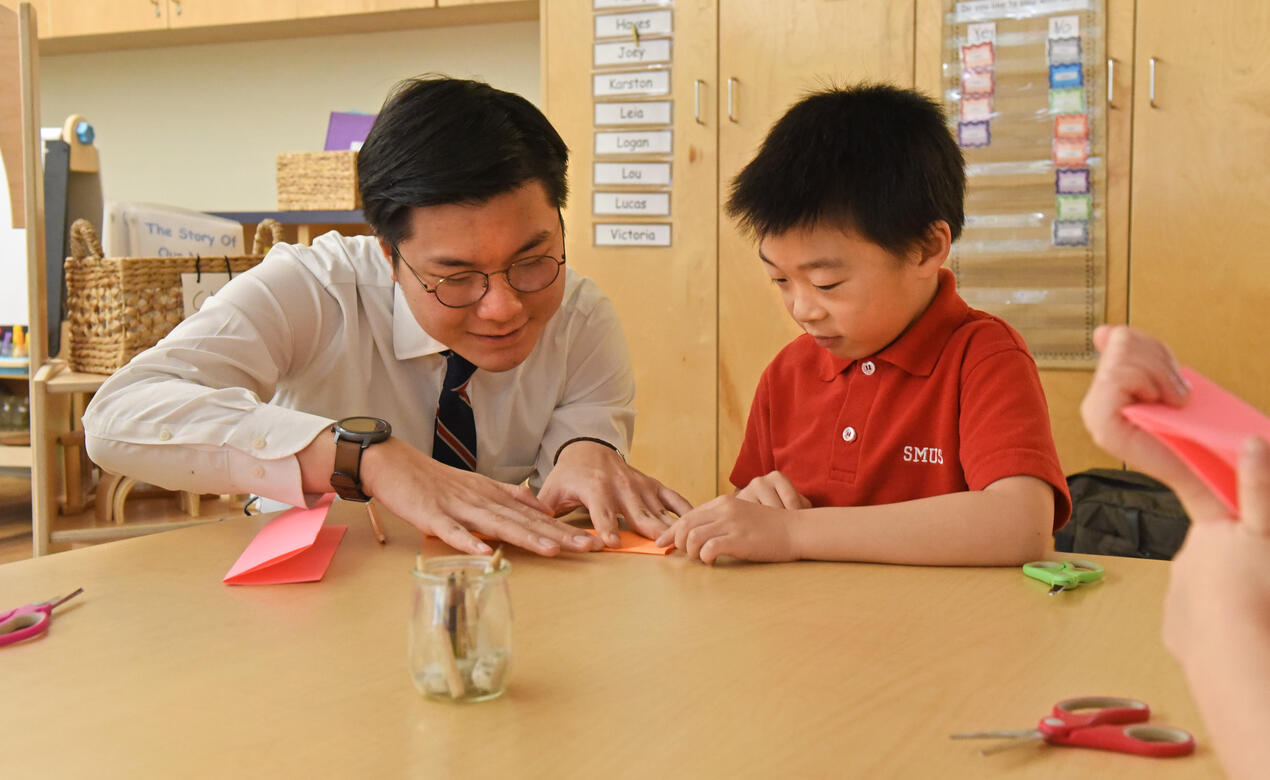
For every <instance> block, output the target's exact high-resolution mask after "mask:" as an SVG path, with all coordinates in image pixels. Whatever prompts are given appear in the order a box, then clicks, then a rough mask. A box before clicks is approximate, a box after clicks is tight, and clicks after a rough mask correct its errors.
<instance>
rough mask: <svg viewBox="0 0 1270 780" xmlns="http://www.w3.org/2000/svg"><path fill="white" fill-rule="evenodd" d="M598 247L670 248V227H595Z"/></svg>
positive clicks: (651, 225) (605, 225)
mask: <svg viewBox="0 0 1270 780" xmlns="http://www.w3.org/2000/svg"><path fill="white" fill-rule="evenodd" d="M595 245H596V246H670V225H653V224H648V225H616V224H613V223H611V222H610V223H605V222H600V223H596V225H595Z"/></svg>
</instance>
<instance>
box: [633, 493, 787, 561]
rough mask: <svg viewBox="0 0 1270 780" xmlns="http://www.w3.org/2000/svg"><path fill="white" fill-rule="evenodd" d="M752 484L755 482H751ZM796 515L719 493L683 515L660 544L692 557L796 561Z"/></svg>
mask: <svg viewBox="0 0 1270 780" xmlns="http://www.w3.org/2000/svg"><path fill="white" fill-rule="evenodd" d="M751 484H752V483H751ZM796 520H797V517H796V515H794V514H793V513H792V512H791V511H789V510H787V509H777V508H774V507H768V506H763V505H761V504H757V503H754V502H751V501H745V500H743V499H740V498H737V497H736V496H719V497H718V498H716V499H714V500H713V501H710V502H709V503H705V504H702V505H701V506H699V507H697V508H696V509H694V510H692V511H691V512H689V513H687V514H685V515H684V516H683V517H680V518H679V519H678V520H677V521H675V523H674V524H673V525H671V526H670V528H668V529H667V530H666V532H665V533H663V534H662V535H661V536H659V537H658V538H657V544H659V545H666V544H670V543H672V542H673V543H674V545H675V547H678V548H679V549H681V550H683V551H684V552H685V553H686V554H687V555H688V557H689V558H698V559H700V560H701V562H702V563H714V562H715V560H717V559H718V557H719V556H720V555H731V556H732V557H734V558H740V559H742V560H747V561H795V560H798V558H799V555H798V551H797V550H796V549H795V542H794V531H795V528H794V524H795V522H796Z"/></svg>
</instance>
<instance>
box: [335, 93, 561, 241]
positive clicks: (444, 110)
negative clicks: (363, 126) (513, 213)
mask: <svg viewBox="0 0 1270 780" xmlns="http://www.w3.org/2000/svg"><path fill="white" fill-rule="evenodd" d="M568 162H569V149H568V147H567V146H565V143H564V141H563V140H562V139H561V138H560V134H559V133H557V132H556V129H555V128H554V127H552V126H551V123H550V122H548V121H547V117H545V116H543V114H542V112H541V111H539V110H538V109H537V108H535V107H534V105H533V104H532V103H530V102H529V101H528V100H526V99H525V98H523V97H521V96H520V95H514V94H512V93H510V92H504V91H502V90H500V89H495V88H494V87H491V86H490V85H489V84H485V83H483V82H480V81H468V80H464V79H452V78H446V77H441V76H427V77H422V78H413V79H407V80H405V81H402V82H400V83H399V84H397V86H396V87H394V88H393V91H392V93H391V94H389V96H388V99H387V100H386V101H385V102H384V106H383V108H382V109H380V112H379V116H378V117H377V118H376V119H375V124H374V126H373V127H372V128H371V130H370V134H369V135H368V136H367V137H366V142H365V143H364V144H363V145H362V148H361V151H360V152H359V153H358V156H357V181H358V186H359V188H360V189H361V194H362V212H363V214H364V215H365V217H366V222H367V224H369V225H370V226H371V228H372V229H373V230H374V231H375V233H376V234H377V235H378V236H380V237H381V238H384V239H386V240H387V241H388V243H389V244H391V245H393V246H396V245H397V244H399V243H400V242H401V241H402V240H404V239H406V238H409V234H410V211H411V209H413V208H414V207H417V206H438V205H443V204H449V203H481V202H483V201H485V200H488V199H489V198H492V197H494V196H495V195H501V194H503V193H505V192H510V191H511V190H514V189H516V188H517V187H519V186H521V185H522V184H525V183H526V182H529V181H533V180H538V181H540V182H542V186H543V188H544V189H546V191H547V197H548V198H549V199H550V201H551V204H552V205H553V206H555V207H556V208H557V209H559V208H561V207H563V206H564V202H565V198H566V197H567V196H568V192H569V185H568V182H567V180H566V170H567V167H568Z"/></svg>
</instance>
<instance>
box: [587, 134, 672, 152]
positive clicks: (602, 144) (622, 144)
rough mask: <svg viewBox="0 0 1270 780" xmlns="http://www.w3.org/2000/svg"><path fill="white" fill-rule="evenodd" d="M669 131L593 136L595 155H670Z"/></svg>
mask: <svg viewBox="0 0 1270 780" xmlns="http://www.w3.org/2000/svg"><path fill="white" fill-rule="evenodd" d="M671 136H672V134H671V131H670V130H650V131H648V132H610V133H596V134H595V153H596V154H670V143H671Z"/></svg>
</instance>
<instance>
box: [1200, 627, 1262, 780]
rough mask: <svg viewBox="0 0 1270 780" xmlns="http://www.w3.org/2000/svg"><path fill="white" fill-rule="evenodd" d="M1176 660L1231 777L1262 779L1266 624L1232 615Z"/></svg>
mask: <svg viewBox="0 0 1270 780" xmlns="http://www.w3.org/2000/svg"><path fill="white" fill-rule="evenodd" d="M1193 647H1194V648H1195V652H1193V653H1192V654H1191V656H1190V657H1186V658H1182V659H1180V660H1181V662H1182V666H1183V668H1184V670H1185V672H1186V677H1187V681H1188V682H1189V684H1190V689H1191V692H1192V694H1193V695H1194V696H1195V703H1196V704H1198V705H1199V710H1200V714H1201V715H1202V716H1203V718H1204V723H1205V724H1207V726H1208V731H1209V734H1210V735H1211V736H1212V738H1213V741H1214V742H1215V743H1216V746H1217V753H1218V755H1219V756H1220V757H1221V760H1222V764H1223V766H1225V768H1226V771H1227V772H1228V773H1229V774H1230V777H1231V778H1253V777H1263V776H1264V772H1265V768H1266V766H1267V765H1270V742H1267V741H1266V739H1265V734H1264V728H1265V726H1266V724H1270V698H1267V696H1266V695H1265V694H1266V691H1267V690H1270V656H1268V655H1267V654H1266V652H1265V649H1266V648H1267V647H1270V626H1268V625H1267V623H1266V621H1264V620H1263V621H1254V620H1249V619H1248V617H1247V616H1246V615H1231V616H1229V619H1228V620H1227V621H1224V625H1222V626H1221V627H1219V628H1217V629H1216V630H1214V631H1213V632H1212V633H1211V634H1210V635H1209V636H1208V637H1207V638H1206V639H1205V640H1204V641H1198V642H1195V643H1193Z"/></svg>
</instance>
